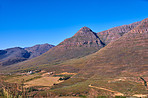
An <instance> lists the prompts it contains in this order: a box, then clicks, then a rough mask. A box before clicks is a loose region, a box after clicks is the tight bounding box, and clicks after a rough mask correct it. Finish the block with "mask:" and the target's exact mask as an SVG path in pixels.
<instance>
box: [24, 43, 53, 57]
mask: <svg viewBox="0 0 148 98" xmlns="http://www.w3.org/2000/svg"><path fill="white" fill-rule="evenodd" d="M53 47H54V45H50V44H42V45H35V46H33V47H28V48H25V50H27V51H28V52H29V53H30V57H29V59H32V58H34V57H37V56H40V55H41V54H43V53H45V52H47V51H48V50H49V49H51V48H53Z"/></svg>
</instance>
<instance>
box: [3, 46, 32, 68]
mask: <svg viewBox="0 0 148 98" xmlns="http://www.w3.org/2000/svg"><path fill="white" fill-rule="evenodd" d="M29 57H30V53H28V51H26V50H24V49H23V48H19V47H16V48H9V49H6V50H0V65H3V66H6V65H11V64H14V63H18V62H21V61H24V60H27V59H28V58H29Z"/></svg>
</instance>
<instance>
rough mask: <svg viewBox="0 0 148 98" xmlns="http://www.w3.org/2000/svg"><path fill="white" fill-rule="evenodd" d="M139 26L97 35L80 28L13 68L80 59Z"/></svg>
mask: <svg viewBox="0 0 148 98" xmlns="http://www.w3.org/2000/svg"><path fill="white" fill-rule="evenodd" d="M140 24H141V21H140V22H135V23H132V24H129V25H123V26H118V27H115V28H111V29H109V30H106V31H102V32H98V33H95V32H93V31H92V30H91V29H90V28H88V27H82V28H81V29H80V30H79V31H78V32H77V33H76V34H75V35H74V36H72V37H71V38H68V39H65V40H64V41H63V42H61V43H60V44H59V45H57V46H55V47H54V48H52V49H50V50H49V51H47V52H46V53H44V54H43V55H41V56H39V57H36V58H33V59H31V60H27V61H25V62H22V63H19V64H17V65H15V67H14V66H13V67H14V68H16V67H18V69H21V68H22V69H23V68H30V67H32V68H33V67H34V68H36V67H38V65H57V64H60V63H62V62H65V61H67V60H70V59H74V58H81V57H84V56H87V55H90V54H93V53H95V52H97V51H98V50H100V49H101V48H103V47H105V46H107V45H108V44H109V43H111V42H114V41H116V40H118V39H120V38H121V37H122V36H124V35H125V34H127V33H128V32H130V31H131V30H133V29H135V28H136V27H137V26H139V25H140ZM117 47H118V46H117ZM60 67H61V66H60ZM68 68H69V67H68Z"/></svg>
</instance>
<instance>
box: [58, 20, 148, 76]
mask: <svg viewBox="0 0 148 98" xmlns="http://www.w3.org/2000/svg"><path fill="white" fill-rule="evenodd" d="M63 65H67V66H71V67H76V68H79V69H80V71H79V74H78V75H77V76H81V77H82V76H83V77H89V78H91V77H94V78H97V77H102V76H104V77H114V76H122V75H123V76H124V75H126V76H130V75H132V76H143V75H147V74H148V71H147V70H148V18H147V19H144V20H143V21H141V23H140V24H139V25H137V27H135V28H134V29H132V30H131V31H129V32H128V33H126V34H124V35H123V36H122V37H120V38H118V39H117V40H115V41H113V42H111V43H109V44H108V45H107V46H106V47H104V48H102V49H100V50H99V51H97V52H96V53H94V54H91V55H89V56H86V57H83V58H79V59H74V60H71V61H67V62H65V63H63ZM60 66H62V64H61V65H60Z"/></svg>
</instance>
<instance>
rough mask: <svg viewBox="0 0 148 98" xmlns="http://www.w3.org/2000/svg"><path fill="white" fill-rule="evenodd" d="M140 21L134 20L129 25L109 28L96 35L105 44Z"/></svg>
mask: <svg viewBox="0 0 148 98" xmlns="http://www.w3.org/2000/svg"><path fill="white" fill-rule="evenodd" d="M140 23H141V22H135V23H132V24H129V25H123V26H119V27H115V28H111V29H109V30H106V31H103V32H98V33H97V35H98V36H99V37H100V39H101V40H102V41H103V42H104V43H105V44H109V43H110V42H113V41H115V40H117V39H118V38H120V37H121V36H123V35H124V34H126V33H128V32H129V31H131V30H132V29H134V28H136V27H137V26H138V25H139V24H140Z"/></svg>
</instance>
